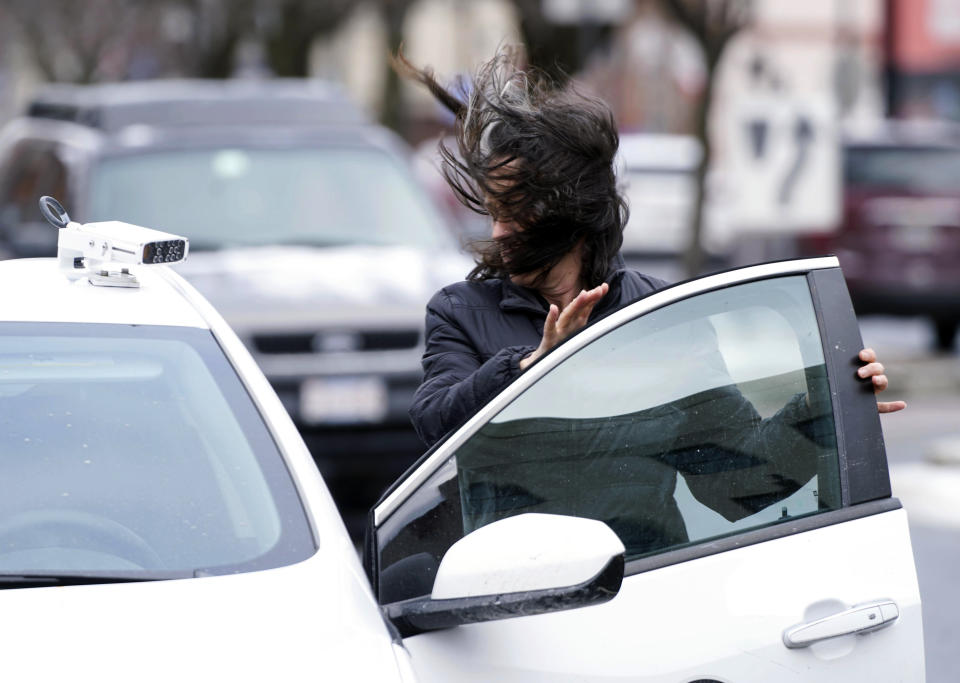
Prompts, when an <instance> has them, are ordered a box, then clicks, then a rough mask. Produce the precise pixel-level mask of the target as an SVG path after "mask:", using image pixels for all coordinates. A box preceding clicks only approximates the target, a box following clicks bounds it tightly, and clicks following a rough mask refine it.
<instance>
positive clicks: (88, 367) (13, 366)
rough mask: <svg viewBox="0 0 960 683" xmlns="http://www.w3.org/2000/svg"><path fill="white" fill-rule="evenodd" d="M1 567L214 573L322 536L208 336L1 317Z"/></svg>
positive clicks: (279, 558)
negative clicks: (315, 535)
mask: <svg viewBox="0 0 960 683" xmlns="http://www.w3.org/2000/svg"><path fill="white" fill-rule="evenodd" d="M0 481H2V482H4V485H3V495H2V496H0V574H3V575H9V574H64V573H68V574H69V573H71V572H80V573H88V574H89V573H128V574H129V573H131V572H132V573H133V574H134V575H140V576H144V577H154V578H164V577H168V576H201V575H206V574H220V573H234V572H242V571H251V570H255V569H264V568H268V567H276V566H282V565H286V564H291V563H293V562H298V561H300V560H303V559H305V558H307V557H309V556H310V555H312V554H313V552H314V550H315V545H314V541H313V536H312V534H311V532H310V530H309V526H308V524H307V520H306V516H305V513H304V511H303V508H302V506H301V504H300V500H299V497H298V495H297V492H296V489H295V487H294V486H293V483H292V481H291V479H290V475H289V473H288V471H287V469H286V466H285V464H284V461H283V459H282V457H281V455H280V453H279V452H278V450H277V447H276V445H275V444H274V442H273V440H272V438H271V436H270V434H269V432H268V431H267V428H266V426H265V424H264V423H263V420H262V419H261V417H260V415H259V413H258V411H257V409H256V408H255V406H254V404H253V403H252V401H251V399H250V397H249V396H248V394H247V393H246V391H245V389H244V387H243V385H242V384H241V382H240V380H239V378H238V377H237V375H236V373H235V372H234V370H233V368H232V366H231V365H230V363H229V362H228V360H227V359H226V358H225V356H224V354H223V352H222V351H221V350H220V347H219V345H218V344H217V342H216V340H215V339H214V338H213V336H212V334H211V333H210V332H209V331H207V330H201V329H195V328H178V327H165V326H163V327H161V326H136V325H134V326H126V325H106V324H59V323H0Z"/></svg>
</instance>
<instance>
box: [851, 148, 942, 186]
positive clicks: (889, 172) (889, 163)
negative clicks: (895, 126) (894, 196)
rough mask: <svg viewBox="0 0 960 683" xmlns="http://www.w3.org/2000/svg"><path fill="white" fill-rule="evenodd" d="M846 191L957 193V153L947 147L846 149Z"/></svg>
mask: <svg viewBox="0 0 960 683" xmlns="http://www.w3.org/2000/svg"><path fill="white" fill-rule="evenodd" d="M845 157H846V161H845V175H846V182H847V185H848V186H849V187H855V188H858V189H868V190H874V189H876V190H899V191H907V192H919V193H923V194H944V193H950V194H953V193H956V192H960V150H958V149H951V148H947V147H894V146H888V147H848V148H847V150H846V152H845Z"/></svg>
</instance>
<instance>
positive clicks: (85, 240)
mask: <svg viewBox="0 0 960 683" xmlns="http://www.w3.org/2000/svg"><path fill="white" fill-rule="evenodd" d="M40 212H41V213H42V214H43V217H44V218H45V219H46V220H47V222H48V223H50V225H52V226H53V227H55V228H57V229H58V230H59V237H58V239H57V260H58V262H59V266H60V270H62V271H63V272H64V274H66V276H67V277H69V278H70V279H74V280H76V279H80V278H82V277H86V278H88V279H89V280H90V283H91V284H94V285H102V286H107V287H139V286H140V283H139V282H138V281H137V278H136V276H135V275H134V274H133V273H131V272H130V268H129V267H130V266H140V265H153V264H167V265H169V264H172V263H179V262H181V261H183V260H184V259H186V258H187V252H188V251H189V247H190V242H189V240H188V239H187V238H186V237H181V236H180V235H174V234H172V233H169V232H161V231H160V230H153V229H151V228H144V227H141V226H139V225H132V224H131V223H123V222H121V221H104V222H101V223H85V224H81V223H77V222H75V221H71V220H70V216H68V215H67V212H66V209H64V208H63V205H62V204H60V202H58V201H57V200H56V199H54V198H53V197H47V196H44V197H41V198H40Z"/></svg>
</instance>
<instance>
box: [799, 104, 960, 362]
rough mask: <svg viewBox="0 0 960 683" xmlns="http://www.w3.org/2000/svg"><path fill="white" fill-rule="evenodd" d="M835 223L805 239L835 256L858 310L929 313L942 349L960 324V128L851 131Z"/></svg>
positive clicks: (805, 245)
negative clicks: (831, 228) (838, 217)
mask: <svg viewBox="0 0 960 683" xmlns="http://www.w3.org/2000/svg"><path fill="white" fill-rule="evenodd" d="M843 182H844V190H843V213H842V221H841V224H840V225H839V227H838V229H837V230H836V231H835V232H833V233H830V234H823V235H813V236H810V237H806V238H803V239H802V240H801V242H800V252H801V255H813V254H824V253H834V254H836V255H837V257H838V258H839V259H840V264H841V266H842V267H843V273H844V276H845V277H846V280H847V285H848V287H849V289H850V295H851V296H852V298H853V302H854V305H855V307H856V310H857V313H858V314H865V313H884V314H893V315H923V316H926V317H928V318H930V320H931V321H932V323H933V326H934V330H935V343H936V346H937V348H938V349H940V350H944V351H945V350H949V349H951V348H953V344H954V339H955V337H956V331H957V327H958V324H960V134H958V132H957V130H956V129H955V128H953V127H952V126H947V125H940V124H936V125H934V124H922V123H919V122H918V123H907V122H901V123H894V122H888V123H887V124H885V125H884V126H883V127H882V128H881V129H879V130H875V131H871V132H869V133H866V134H860V135H856V136H853V135H851V136H848V138H847V139H846V142H845V144H844V148H843Z"/></svg>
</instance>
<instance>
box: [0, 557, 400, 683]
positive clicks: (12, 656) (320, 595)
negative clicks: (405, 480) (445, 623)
mask: <svg viewBox="0 0 960 683" xmlns="http://www.w3.org/2000/svg"><path fill="white" fill-rule="evenodd" d="M338 560H339V561H338ZM355 565H356V563H354V562H344V561H343V558H338V557H336V556H334V555H333V554H328V556H327V557H324V556H323V552H322V551H321V552H320V553H318V554H317V555H315V556H314V557H313V558H311V559H310V560H307V561H305V562H302V563H300V564H297V565H293V566H289V567H283V568H279V569H272V570H267V571H261V572H253V573H248V574H237V575H231V576H223V577H209V578H199V579H183V580H174V581H157V582H146V583H122V584H109V585H103V584H101V585H90V586H66V587H48V588H24V589H9V590H2V591H0V614H2V615H3V616H2V618H0V642H3V671H4V677H5V678H7V679H9V680H19V681H28V680H29V681H61V680H64V681H66V680H98V681H103V682H109V681H123V683H128V682H129V681H154V680H156V681H165V682H167V683H169V682H170V681H257V682H258V683H263V682H264V681H284V682H285V683H287V682H290V681H397V680H399V679H398V673H397V664H396V659H395V657H394V654H393V650H392V646H391V641H390V636H389V634H388V631H387V629H386V627H385V625H384V623H383V621H382V620H381V618H380V614H379V611H378V610H377V607H376V605H375V604H374V602H373V599H372V597H371V595H370V593H369V590H368V589H366V588H365V586H364V584H363V581H364V579H363V577H362V576H359V575H357V571H358V566H357V569H354V566H355Z"/></svg>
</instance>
